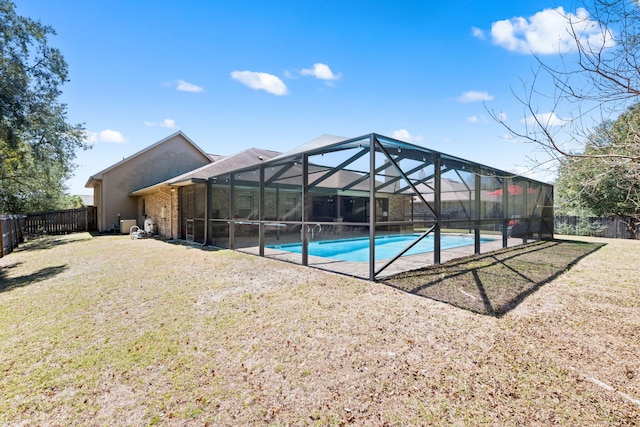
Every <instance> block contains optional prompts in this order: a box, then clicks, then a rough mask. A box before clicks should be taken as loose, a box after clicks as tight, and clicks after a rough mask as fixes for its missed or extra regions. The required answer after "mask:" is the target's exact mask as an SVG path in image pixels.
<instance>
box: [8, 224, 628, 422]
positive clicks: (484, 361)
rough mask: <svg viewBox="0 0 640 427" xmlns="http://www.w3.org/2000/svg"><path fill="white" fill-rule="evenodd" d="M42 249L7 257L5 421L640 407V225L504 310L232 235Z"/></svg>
mask: <svg viewBox="0 0 640 427" xmlns="http://www.w3.org/2000/svg"><path fill="white" fill-rule="evenodd" d="M594 242H595V243H596V244H598V243H600V242H604V241H594ZM41 247H42V249H38V250H35V249H32V248H30V245H25V246H23V247H22V248H21V249H20V250H19V251H16V252H14V253H13V254H11V255H10V256H8V257H5V258H3V259H1V260H0V279H1V280H2V285H1V286H0V289H1V291H0V423H4V424H7V425H114V424H116V425H154V424H158V425H180V426H182V425H196V426H202V425H207V423H208V424H209V425H248V424H253V425H255V424H265V425H344V424H349V423H354V424H358V425H479V424H493V425H496V424H497V425H504V424H506V425H515V424H525V425H549V424H564V425H634V424H638V423H640V415H639V414H640V404H637V403H634V401H633V399H640V366H639V365H638V360H640V357H639V356H640V347H639V346H640V345H639V343H638V339H637V337H638V336H640V320H639V318H638V312H639V311H640V310H638V308H639V307H638V305H639V300H640V294H639V289H638V283H637V277H638V273H639V271H638V269H639V267H638V265H637V261H635V260H637V257H638V255H639V254H640V247H638V242H628V241H607V242H606V246H604V247H603V248H601V249H600V250H598V251H596V252H593V253H591V254H590V255H588V256H586V257H584V258H582V259H581V260H580V261H579V262H577V264H576V265H575V266H574V267H573V268H572V269H570V270H569V271H568V272H566V273H564V274H559V275H557V276H554V277H555V278H554V277H552V278H551V279H552V280H551V279H550V281H548V283H546V284H545V285H544V286H542V287H538V288H537V290H536V291H535V292H533V293H531V294H530V295H528V297H527V298H525V299H524V301H523V302H522V303H521V304H520V305H519V306H517V308H515V309H513V310H511V311H508V312H506V313H505V314H504V315H503V316H502V317H495V316H486V315H481V314H477V313H474V312H472V311H469V310H460V309H459V308H456V307H454V306H452V305H449V304H443V303H441V302H437V301H434V300H431V299H427V298H422V297H420V296H417V295H415V294H411V293H407V292H402V291H400V290H398V289H394V288H391V287H388V286H384V285H382V284H377V283H371V282H366V281H361V280H357V279H351V278H346V277H342V276H338V275H333V274H329V273H325V272H321V271H318V270H313V269H308V268H304V267H299V266H295V265H291V264H286V263H282V262H277V261H272V260H268V259H264V258H259V257H252V256H246V255H243V254H239V253H234V252H229V251H209V250H202V249H199V248H195V247H189V246H180V245H171V244H167V243H163V242H159V241H154V240H136V241H132V240H130V239H129V238H128V237H126V236H124V237H123V236H103V237H95V238H92V237H90V236H89V235H87V234H79V235H73V236H65V237H59V238H51V240H49V241H48V243H45V244H41ZM543 251H544V250H541V251H540V252H541V253H542V252H543ZM478 262H481V261H478ZM605 267H606V268H605ZM535 280H537V279H535ZM456 286H458V285H456ZM469 293H470V292H469ZM594 380H600V381H603V382H604V383H606V385H607V386H609V387H611V389H607V388H603V385H602V384H598V383H597V382H596V381H594Z"/></svg>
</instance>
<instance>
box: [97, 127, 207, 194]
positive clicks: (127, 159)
mask: <svg viewBox="0 0 640 427" xmlns="http://www.w3.org/2000/svg"><path fill="white" fill-rule="evenodd" d="M176 137H181V138H182V139H183V140H184V141H185V143H186V144H188V145H189V146H191V147H192V148H194V149H195V151H196V152H198V153H199V154H201V155H202V157H203V159H204V160H205V161H207V162H209V163H211V162H212V161H213V158H214V157H215V156H210V155H209V154H207V153H205V152H204V151H203V150H202V149H201V148H200V147H198V145H196V143H195V142H193V141H192V140H191V139H190V138H189V137H188V136H187V135H186V134H185V133H184V132H182V131H177V132H175V133H173V134H171V135H169V136H167V137H166V138H163V139H161V140H160V141H158V142H156V143H155V144H152V145H149V146H148V147H145V148H144V149H142V150H140V151H138V152H137V153H134V154H132V155H131V156H129V157H125V158H124V159H122V160H121V161H119V162H117V163H114V164H113V165H111V166H109V167H108V168H106V169H103V170H101V171H100V172H98V173H96V174H93V175H91V176H90V177H89V179H88V180H87V183H86V184H85V187H87V188H90V187H93V182H94V181H96V180H100V179H102V177H103V175H104V174H106V173H108V172H110V171H112V170H114V169H116V168H118V167H120V166H121V165H123V164H124V163H128V162H131V161H133V160H135V159H137V158H139V157H140V156H142V155H144V154H146V153H148V152H150V151H152V150H154V149H157V148H158V147H159V146H161V145H163V144H165V143H167V142H168V141H171V140H173V139H174V138H176Z"/></svg>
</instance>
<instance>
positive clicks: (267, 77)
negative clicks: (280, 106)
mask: <svg viewBox="0 0 640 427" xmlns="http://www.w3.org/2000/svg"><path fill="white" fill-rule="evenodd" d="M231 78H232V79H234V80H236V81H238V82H240V83H242V84H243V85H245V86H247V87H249V88H251V89H255V90H264V91H267V92H269V93H272V94H274V95H278V96H282V95H286V94H287V93H288V90H287V85H285V84H284V83H283V82H282V80H280V78H278V77H276V76H274V75H273V74H269V73H259V72H256V71H232V72H231Z"/></svg>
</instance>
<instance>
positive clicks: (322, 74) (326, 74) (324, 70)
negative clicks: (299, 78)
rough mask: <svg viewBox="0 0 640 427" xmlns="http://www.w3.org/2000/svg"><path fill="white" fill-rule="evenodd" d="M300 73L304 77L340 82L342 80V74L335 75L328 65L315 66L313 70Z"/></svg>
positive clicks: (304, 70) (305, 69) (307, 69)
mask: <svg viewBox="0 0 640 427" xmlns="http://www.w3.org/2000/svg"><path fill="white" fill-rule="evenodd" d="M300 73H301V74H302V75H303V76H314V77H315V78H316V79H320V80H340V79H341V78H342V74H340V73H338V74H334V73H333V71H331V68H329V66H328V65H327V64H321V63H317V64H313V68H304V69H303V70H302V71H301V72H300Z"/></svg>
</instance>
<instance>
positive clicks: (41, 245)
mask: <svg viewBox="0 0 640 427" xmlns="http://www.w3.org/2000/svg"><path fill="white" fill-rule="evenodd" d="M60 237H61V235H52V236H27V241H26V243H23V244H21V245H20V246H19V247H18V248H17V249H16V250H15V252H18V251H34V250H43V249H51V248H55V247H57V246H62V245H68V244H69V243H78V242H84V241H87V240H91V238H90V237H83V238H75V237H74V238H71V239H62V238H60Z"/></svg>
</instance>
